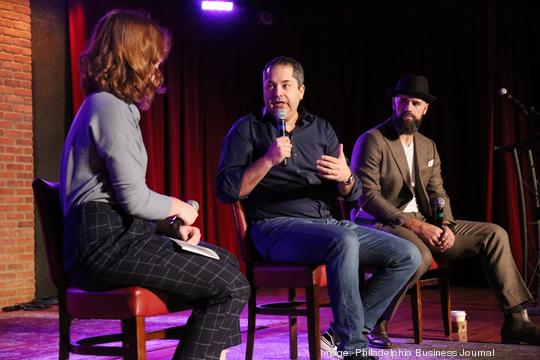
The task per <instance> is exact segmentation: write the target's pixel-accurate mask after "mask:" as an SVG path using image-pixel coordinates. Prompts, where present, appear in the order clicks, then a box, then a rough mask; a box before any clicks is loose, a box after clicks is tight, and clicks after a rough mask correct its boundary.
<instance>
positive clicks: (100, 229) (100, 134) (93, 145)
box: [60, 10, 249, 359]
mask: <svg viewBox="0 0 540 360" xmlns="http://www.w3.org/2000/svg"><path fill="white" fill-rule="evenodd" d="M170 44H171V39H170V35H169V33H168V31H166V30H165V29H163V28H161V27H160V26H159V25H158V24H156V23H155V22H154V21H153V20H151V19H150V17H149V16H147V15H145V14H143V13H139V12H134V11H127V10H113V11H111V12H109V13H108V14H106V15H105V16H104V17H103V18H102V19H101V20H100V21H99V22H98V24H97V25H96V27H95V29H94V32H93V35H92V38H91V40H90V42H89V45H88V47H87V49H86V50H85V52H84V53H83V54H82V55H81V58H80V68H81V77H82V85H83V88H84V91H85V94H86V98H85V100H84V102H83V104H82V106H81V108H80V109H79V111H78V113H77V115H76V116H75V119H74V121H73V123H72V125H71V128H70V130H69V133H68V136H67V138H66V141H65V144H64V149H63V153H62V163H61V175H60V193H61V201H62V207H63V211H64V215H65V221H64V267H65V269H66V270H67V272H68V274H69V277H70V281H71V282H72V283H73V284H74V285H76V286H79V287H81V288H84V289H89V290H101V289H110V288H115V287H124V286H143V287H148V288H151V289H156V290H161V291H166V292H169V293H171V294H174V295H175V296H177V297H179V298H181V299H183V300H184V301H185V302H187V303H189V304H190V305H192V306H193V307H194V310H193V312H192V314H191V317H190V319H189V321H188V324H187V329H186V332H185V335H184V337H183V338H182V341H181V342H180V344H179V346H178V348H177V349H176V352H175V354H174V358H175V359H220V358H221V359H224V358H225V351H224V350H225V349H227V348H229V347H231V346H234V345H237V344H239V343H240V335H239V314H240V312H241V311H242V309H243V307H244V305H245V303H246V302H247V298H248V296H249V285H248V282H247V280H246V279H245V277H244V276H243V275H242V274H241V273H240V271H239V269H238V262H237V260H236V259H235V258H234V256H233V255H232V254H230V253H229V252H227V251H226V250H224V249H221V248H219V247H217V246H215V245H211V244H208V243H202V242H201V243H200V244H199V241H200V238H201V234H200V231H199V229H198V228H196V227H194V226H192V224H193V223H194V222H195V220H196V218H197V216H198V213H197V210H196V209H195V208H194V207H193V206H192V205H190V204H188V203H186V202H183V201H181V200H179V199H177V198H175V197H171V196H166V195H163V194H159V193H156V192H154V191H152V190H150V189H149V188H148V186H147V184H146V180H145V174H146V165H147V154H146V150H145V147H144V144H143V141H142V135H141V130H140V127H139V120H140V113H139V109H142V110H146V109H148V107H149V106H150V104H151V102H152V98H153V96H154V94H155V93H156V92H160V91H162V90H163V89H162V83H163V75H162V73H161V71H160V70H159V65H160V64H161V63H162V62H163V61H164V60H165V59H166V57H167V55H168V52H169V49H170ZM171 217H176V218H178V219H179V220H180V223H181V225H180V226H179V227H178V228H172V227H170V226H169V223H170V221H169V220H167V219H168V218H171ZM162 232H169V233H171V232H173V233H174V234H175V235H176V237H178V238H180V239H181V240H184V241H186V242H188V243H190V244H194V245H195V244H199V245H202V246H206V247H210V248H212V249H213V250H214V251H216V252H217V253H218V255H219V259H213V258H208V257H204V256H201V255H196V254H193V253H190V252H184V251H182V250H180V249H178V248H177V247H175V246H176V245H175V244H174V243H173V242H172V241H170V240H168V239H167V238H166V237H164V236H161V235H160V233H162Z"/></svg>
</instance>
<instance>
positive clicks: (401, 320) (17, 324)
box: [0, 287, 540, 360]
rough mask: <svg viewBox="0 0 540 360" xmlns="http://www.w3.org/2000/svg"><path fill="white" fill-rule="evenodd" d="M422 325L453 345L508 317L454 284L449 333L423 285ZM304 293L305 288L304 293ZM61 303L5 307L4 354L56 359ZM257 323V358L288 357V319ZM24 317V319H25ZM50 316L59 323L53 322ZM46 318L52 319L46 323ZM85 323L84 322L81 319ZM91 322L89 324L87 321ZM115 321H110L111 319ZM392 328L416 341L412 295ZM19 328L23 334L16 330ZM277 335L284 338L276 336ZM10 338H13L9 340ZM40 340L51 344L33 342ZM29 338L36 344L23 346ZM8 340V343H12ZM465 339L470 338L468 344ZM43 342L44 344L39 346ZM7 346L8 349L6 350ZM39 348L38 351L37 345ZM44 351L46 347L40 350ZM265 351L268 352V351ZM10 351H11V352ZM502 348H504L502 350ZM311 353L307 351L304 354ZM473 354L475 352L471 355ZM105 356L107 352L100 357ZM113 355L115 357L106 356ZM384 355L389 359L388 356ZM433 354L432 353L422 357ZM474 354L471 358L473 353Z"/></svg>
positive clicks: (235, 356)
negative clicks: (460, 330) (463, 321)
mask: <svg viewBox="0 0 540 360" xmlns="http://www.w3.org/2000/svg"><path fill="white" fill-rule="evenodd" d="M262 295H263V296H260V297H259V298H258V301H257V302H258V303H264V302H273V301H278V300H282V299H284V298H285V296H286V294H285V293H284V292H277V291H262ZM422 295H423V330H424V339H425V345H424V346H428V347H429V346H431V345H430V344H431V343H433V342H439V343H440V341H443V344H447V345H448V346H450V347H453V348H459V345H458V344H459V343H456V342H455V341H463V340H466V341H467V342H469V343H473V344H474V343H494V344H497V343H500V334H499V331H500V327H501V325H502V322H503V315H502V312H501V311H500V309H499V306H498V305H497V301H496V299H495V297H494V295H493V293H492V291H491V290H490V289H487V288H465V287H452V288H451V297H452V309H453V310H464V311H466V312H467V327H468V329H467V334H466V337H467V338H466V339H464V338H463V337H461V338H460V337H459V336H458V334H457V333H455V334H453V335H452V336H451V337H450V340H453V341H451V342H448V341H446V340H449V338H447V337H445V336H444V331H443V322H442V317H441V309H440V301H439V292H438V290H437V289H423V290H422ZM299 297H301V294H299ZM56 311H57V308H56V307H52V308H50V309H47V310H40V311H14V312H8V313H0V339H2V341H3V342H4V344H3V346H2V347H0V359H3V358H6V359H7V358H16V359H30V358H32V359H46V360H51V359H55V358H56V356H57V355H56V351H57V344H58V339H57V325H56V324H57V323H56V320H55V319H54V317H55V316H54V315H55V314H54V313H55V312H56ZM320 315H321V316H320V323H321V330H322V331H324V330H325V329H326V327H327V326H328V325H329V324H330V322H331V321H332V312H331V309H329V308H322V309H321V312H320ZM530 317H531V320H532V321H533V322H535V323H536V324H538V325H540V316H530ZM246 318H247V309H244V311H243V313H242V321H243V324H244V325H243V326H244V327H243V330H244V331H243V333H242V338H243V341H244V342H245V338H246V334H245V323H246ZM257 319H258V329H259V330H257V333H256V346H257V352H256V356H255V358H254V359H257V360H258V359H265V360H268V359H285V358H287V357H288V356H285V355H288V338H287V325H286V324H287V322H286V320H285V319H281V320H276V319H274V318H268V317H267V318H266V323H265V319H264V316H258V317H257ZM20 320H24V321H20ZM51 322H52V323H53V324H55V325H53V326H52V328H51ZM46 324H47V325H46ZM81 326H82V324H81ZM84 326H86V325H84ZM109 326H110V325H109ZM305 331H306V321H305V319H302V320H300V321H299V335H300V336H299V339H300V340H299V342H300V346H301V347H302V346H303V347H304V348H305V349H304V352H305V351H306V350H307V345H306V344H307V338H306V335H305ZM389 333H390V336H391V338H392V340H393V341H394V342H395V343H396V344H398V345H400V346H402V347H403V345H404V344H409V346H410V344H412V337H413V330H412V321H411V307H410V299H409V297H408V296H407V297H406V298H405V301H404V302H403V304H402V305H401V306H400V308H399V309H398V311H397V313H396V315H395V316H394V318H393V319H392V321H391V322H390V324H389ZM17 334H18V335H17ZM276 339H281V340H279V341H277V342H276ZM8 340H9V341H8ZM36 341H38V342H40V343H42V344H45V343H44V342H46V343H47V344H46V346H45V345H42V346H40V347H36V346H33V345H34V343H35V342H36ZM26 343H28V344H29V345H30V344H32V346H27V347H25V346H21V345H23V344H26ZM8 345H9V346H8ZM464 345H465V344H464ZM175 346H176V344H175V343H169V344H167V345H166V346H159V347H158V348H154V349H152V350H151V351H150V352H149V354H148V359H152V360H165V359H170V358H171V356H172V353H173V352H174V347H175ZM40 348H43V349H41V350H39V349H40ZM6 349H7V350H6ZM38 350H39V351H38ZM518 350H520V351H522V352H526V355H525V356H521V357H519V356H517V355H519V354H518ZM40 351H41V352H40ZM264 351H266V353H265V352H264ZM7 352H9V357H5V356H4V355H6V356H7V354H6V353H7ZM244 352H245V344H243V345H241V346H239V347H236V348H233V349H232V350H231V352H230V353H229V356H228V358H229V359H231V360H239V359H243V358H244ZM270 352H274V353H278V355H275V356H269V354H270ZM507 352H509V353H510V354H512V355H516V354H517V355H516V356H517V357H516V356H514V357H513V358H519V359H527V360H528V359H538V358H540V347H531V346H521V347H516V348H514V349H512V348H510V349H509V350H507ZM497 353H498V354H501V353H502V350H501V349H499V350H497ZM70 358H73V359H92V358H94V357H80V356H76V355H74V356H71V357H70ZM304 358H306V357H305V356H304V357H303V358H302V359H304ZM470 358H471V359H472V358H474V359H476V358H475V357H470ZM496 358H497V359H499V358H508V355H503V356H502V357H500V356H497V357H496ZM101 359H103V358H101ZM106 359H111V358H106ZM383 359H386V358H384V357H383ZM421 359H422V360H424V359H431V357H421ZM468 359H469V358H468Z"/></svg>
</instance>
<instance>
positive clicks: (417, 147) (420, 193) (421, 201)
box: [414, 136, 433, 214]
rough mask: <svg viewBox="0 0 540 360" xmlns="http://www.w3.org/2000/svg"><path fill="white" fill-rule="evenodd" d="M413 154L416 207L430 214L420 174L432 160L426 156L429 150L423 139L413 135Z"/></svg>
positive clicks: (423, 182)
mask: <svg viewBox="0 0 540 360" xmlns="http://www.w3.org/2000/svg"><path fill="white" fill-rule="evenodd" d="M414 154H415V159H416V164H415V165H416V174H415V181H416V183H415V187H416V197H417V201H418V207H419V210H420V211H421V212H422V213H423V214H431V206H430V200H429V196H428V194H427V192H426V184H425V181H424V179H422V176H421V174H423V173H424V171H422V170H424V169H425V168H427V167H428V162H429V161H430V160H431V161H433V159H428V158H427V157H426V155H427V154H429V152H428V151H427V150H426V143H425V141H422V139H419V136H415V137H414Z"/></svg>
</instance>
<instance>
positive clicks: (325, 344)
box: [321, 328, 342, 359]
mask: <svg viewBox="0 0 540 360" xmlns="http://www.w3.org/2000/svg"><path fill="white" fill-rule="evenodd" d="M337 348H338V339H337V336H336V333H334V330H333V329H332V328H328V330H326V331H325V332H324V333H323V334H322V335H321V351H323V352H324V354H325V355H331V356H333V357H335V358H337V359H342V357H341V356H339V354H338V349H337Z"/></svg>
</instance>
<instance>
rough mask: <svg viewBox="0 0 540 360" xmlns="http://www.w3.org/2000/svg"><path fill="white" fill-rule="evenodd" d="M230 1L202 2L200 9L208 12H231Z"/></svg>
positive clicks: (231, 4)
mask: <svg viewBox="0 0 540 360" xmlns="http://www.w3.org/2000/svg"><path fill="white" fill-rule="evenodd" d="M233 6H234V5H233V2H232V1H202V2H201V9H203V10H208V11H232V10H233Z"/></svg>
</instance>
